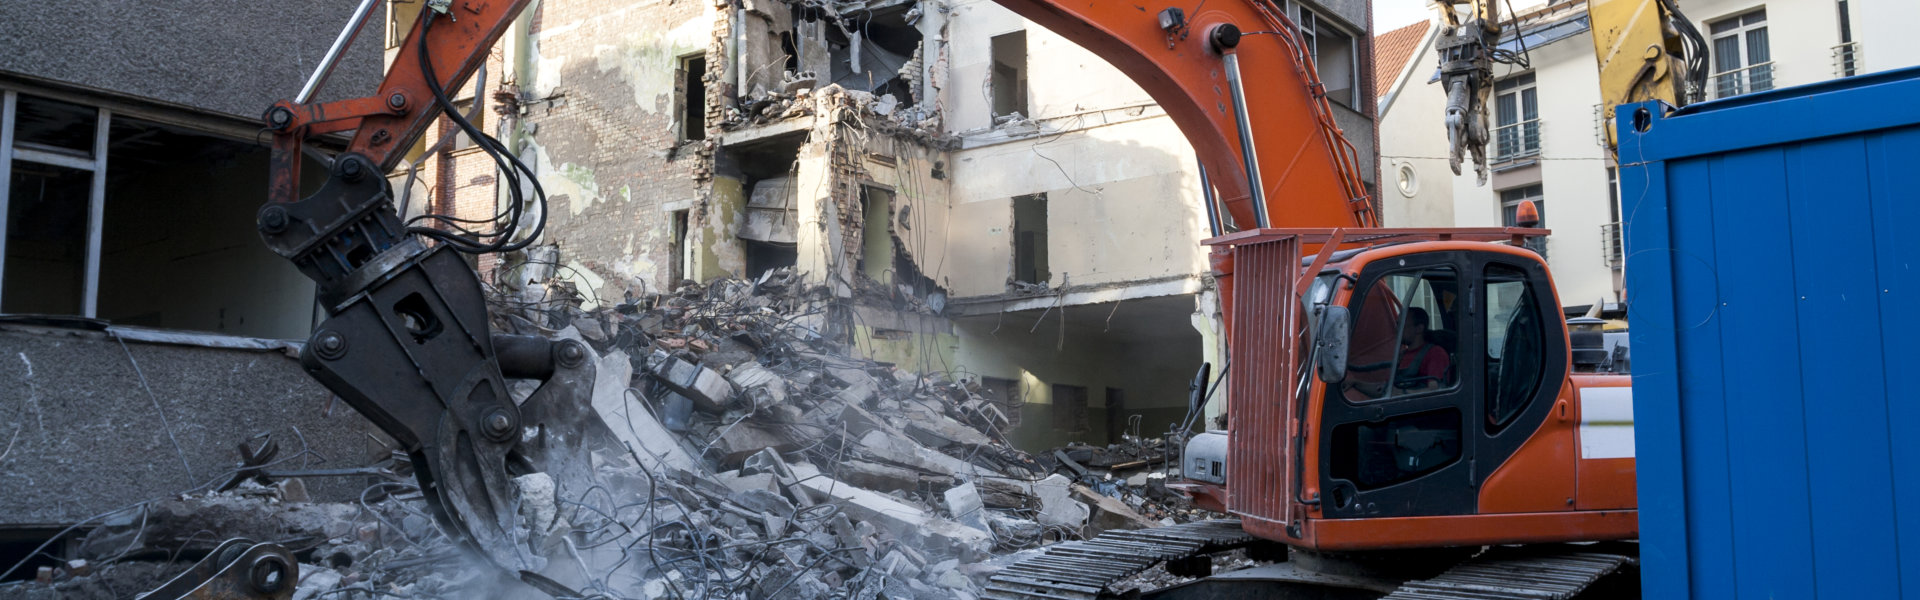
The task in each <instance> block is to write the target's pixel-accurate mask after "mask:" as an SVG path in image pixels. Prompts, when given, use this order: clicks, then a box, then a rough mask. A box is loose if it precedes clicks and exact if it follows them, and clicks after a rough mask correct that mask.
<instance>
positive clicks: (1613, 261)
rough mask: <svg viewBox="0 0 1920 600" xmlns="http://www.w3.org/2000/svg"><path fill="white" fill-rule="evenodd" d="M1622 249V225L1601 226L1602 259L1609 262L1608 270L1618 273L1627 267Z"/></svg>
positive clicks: (1609, 224)
mask: <svg viewBox="0 0 1920 600" xmlns="http://www.w3.org/2000/svg"><path fill="white" fill-rule="evenodd" d="M1620 248H1621V247H1620V224H1619V223H1608V224H1605V225H1601V226H1600V257H1601V258H1602V259H1603V260H1605V261H1606V262H1607V268H1609V269H1613V270H1615V271H1618V270H1620V268H1621V267H1624V266H1626V264H1627V263H1626V257H1625V256H1623V253H1622V252H1621V249H1620Z"/></svg>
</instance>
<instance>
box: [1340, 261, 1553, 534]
mask: <svg viewBox="0 0 1920 600" xmlns="http://www.w3.org/2000/svg"><path fill="white" fill-rule="evenodd" d="M1407 250H1412V249H1411V248H1399V247H1388V248H1382V249H1378V250H1371V251H1368V252H1363V253H1361V254H1359V255H1357V256H1354V257H1353V258H1351V259H1349V260H1348V261H1345V263H1341V264H1335V265H1331V267H1330V270H1329V271H1328V272H1324V273H1323V274H1322V275H1319V276H1318V277H1317V278H1334V279H1346V278H1351V279H1352V280H1355V281H1357V283H1355V284H1354V285H1353V286H1351V288H1350V289H1347V286H1329V287H1330V289H1328V290H1327V291H1328V292H1329V295H1330V296H1334V297H1330V298H1325V299H1322V300H1321V301H1322V302H1334V301H1337V297H1338V296H1345V305H1346V306H1347V313H1348V314H1349V315H1351V318H1352V324H1351V327H1352V333H1351V334H1350V335H1349V338H1348V339H1349V340H1350V342H1349V343H1350V346H1349V350H1348V353H1347V357H1348V364H1347V369H1346V374H1345V377H1342V378H1340V379H1337V380H1334V381H1325V380H1324V379H1322V380H1321V381H1319V383H1318V384H1317V385H1316V386H1315V387H1317V388H1318V394H1317V396H1318V399H1319V403H1320V405H1321V407H1322V413H1321V424H1320V427H1319V429H1320V430H1321V431H1322V432H1324V433H1323V434H1322V436H1321V438H1320V442H1321V443H1320V446H1319V448H1318V449H1317V450H1318V452H1317V453H1318V454H1319V456H1318V459H1319V461H1318V462H1319V463H1320V466H1321V469H1320V481H1319V484H1320V487H1321V489H1322V490H1324V496H1325V500H1324V502H1323V504H1322V508H1323V512H1324V514H1325V516H1327V517H1331V518H1353V517H1412V516H1430V515H1449V514H1477V513H1479V492H1480V488H1481V484H1482V483H1484V482H1485V480H1486V479H1487V477H1488V476H1490V475H1491V474H1492V472H1493V470H1494V469H1493V468H1492V467H1494V466H1497V465H1500V464H1503V463H1505V462H1506V459H1507V458H1508V457H1510V456H1512V455H1513V453H1514V452H1515V451H1516V450H1518V448H1519V446H1520V444H1521V443H1522V442H1524V441H1525V440H1526V439H1527V438H1528V437H1530V436H1531V435H1532V433H1533V432H1534V431H1535V430H1537V429H1538V425H1539V423H1540V422H1541V421H1543V420H1544V419H1545V417H1546V413H1547V410H1546V409H1548V408H1550V407H1551V405H1552V404H1553V400H1554V396H1555V395H1557V394H1558V392H1559V389H1557V388H1558V386H1555V385H1543V383H1545V382H1558V381H1561V380H1563V379H1564V378H1565V370H1564V369H1565V363H1566V350H1565V348H1564V344H1554V345H1550V344H1547V343H1546V339H1547V336H1548V335H1549V334H1550V333H1554V332H1549V331H1548V330H1547V328H1546V327H1545V323H1547V322H1548V320H1549V319H1553V311H1556V310H1557V308H1553V307H1557V306H1558V304H1557V303H1555V302H1553V298H1552V294H1553V288H1552V283H1551V280H1549V279H1548V278H1547V275H1546V270H1545V269H1544V268H1542V267H1541V266H1540V263H1539V261H1538V259H1537V257H1533V258H1531V260H1530V257H1525V256H1517V255H1514V254H1508V253H1504V252H1490V251H1487V250H1485V249H1475V250H1442V251H1428V252H1405V251H1407ZM1346 263H1352V264H1346ZM1543 295H1544V296H1546V297H1547V301H1545V302H1543V301H1541V299H1540V298H1541V296H1543ZM1464 332H1472V333H1471V334H1466V335H1463V333H1464ZM1562 336H1563V337H1564V334H1562ZM1315 395H1316V394H1314V393H1313V392H1311V391H1310V392H1309V397H1310V398H1312V397H1313V396H1315Z"/></svg>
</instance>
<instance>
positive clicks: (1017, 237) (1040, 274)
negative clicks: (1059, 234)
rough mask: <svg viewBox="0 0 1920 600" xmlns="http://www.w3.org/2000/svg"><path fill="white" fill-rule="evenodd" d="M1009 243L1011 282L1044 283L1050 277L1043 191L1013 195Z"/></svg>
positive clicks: (1044, 195) (1045, 205)
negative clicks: (1011, 269) (1011, 263)
mask: <svg viewBox="0 0 1920 600" xmlns="http://www.w3.org/2000/svg"><path fill="white" fill-rule="evenodd" d="M1013 244H1014V245H1013V280H1014V281H1015V282H1019V283H1046V282H1047V281H1048V280H1050V279H1052V278H1053V273H1052V272H1050V271H1048V270H1047V195H1046V194H1034V195H1031V196H1020V197H1018V198H1014V199H1013Z"/></svg>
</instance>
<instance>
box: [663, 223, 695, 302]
mask: <svg viewBox="0 0 1920 600" xmlns="http://www.w3.org/2000/svg"><path fill="white" fill-rule="evenodd" d="M689 214H690V211H686V210H676V211H673V217H672V219H671V222H672V225H671V227H673V260H672V261H669V263H668V264H669V265H670V266H669V267H668V268H667V286H668V287H669V288H674V287H679V286H680V282H682V281H685V280H686V279H687V273H690V272H692V271H693V260H692V259H693V255H692V254H691V253H689V252H687V249H688V248H687V221H688V217H689Z"/></svg>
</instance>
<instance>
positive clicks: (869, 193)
mask: <svg viewBox="0 0 1920 600" xmlns="http://www.w3.org/2000/svg"><path fill="white" fill-rule="evenodd" d="M1286 4H1287V9H1288V11H1289V13H1290V15H1291V16H1293V17H1294V18H1295V20H1296V22H1298V23H1299V24H1300V26H1301V27H1302V29H1303V33H1304V36H1303V37H1305V38H1306V39H1307V40H1308V41H1309V43H1311V44H1313V45H1314V53H1315V55H1316V57H1317V59H1318V61H1319V63H1320V73H1321V77H1322V78H1323V79H1324V81H1325V82H1326V84H1327V88H1328V89H1327V93H1328V96H1329V98H1330V99H1331V100H1332V101H1333V104H1334V106H1335V107H1336V108H1335V118H1336V120H1337V121H1338V122H1339V123H1340V124H1341V126H1342V128H1343V129H1344V130H1345V131H1346V133H1347V136H1348V137H1349V139H1351V140H1352V141H1353V142H1354V143H1355V145H1356V146H1357V147H1358V148H1359V150H1360V156H1361V160H1362V167H1363V172H1364V173H1366V174H1367V176H1366V180H1367V183H1368V185H1369V186H1372V185H1373V181H1374V178H1373V170H1374V164H1373V163H1374V155H1375V152H1374V145H1373V139H1374V137H1375V136H1374V135H1373V134H1374V131H1373V128H1374V124H1373V120H1372V109H1371V107H1372V106H1373V104H1374V103H1373V99H1372V96H1371V90H1372V89H1373V88H1372V86H1371V85H1367V84H1366V82H1364V81H1363V79H1364V78H1365V77H1367V76H1368V73H1367V72H1366V71H1365V70H1363V69H1359V68H1358V67H1359V65H1362V64H1366V62H1365V53H1366V52H1368V51H1369V50H1368V48H1367V45H1366V41H1367V40H1369V39H1370V37H1371V36H1369V35H1366V32H1367V31H1368V26H1367V23H1368V22H1369V12H1368V11H1369V5H1368V3H1366V2H1321V3H1313V4H1302V3H1296V2H1289V3H1286ZM417 10H419V5H417V4H413V3H396V4H393V5H392V7H391V14H392V18H391V19H390V24H389V25H390V32H391V33H390V35H389V39H390V40H398V39H400V38H402V37H404V33H405V31H406V30H405V28H406V27H407V26H408V25H409V24H410V23H411V16H410V15H409V12H410V11H417ZM485 77H486V80H485V81H482V82H479V83H476V84H475V85H473V86H470V87H469V88H468V89H466V90H465V91H463V92H462V94H463V98H467V99H469V100H465V101H464V102H476V103H478V106H473V105H471V104H462V106H471V107H472V108H471V110H472V114H474V115H477V116H479V117H480V120H477V121H476V122H477V123H483V127H485V128H486V129H487V130H489V131H492V132H495V133H496V135H498V136H499V137H500V138H501V139H502V140H503V141H507V143H508V145H509V147H511V148H515V149H517V150H518V151H519V152H520V153H521V155H522V157H523V159H525V160H526V162H528V164H533V165H537V167H536V168H537V170H538V171H539V172H540V173H542V174H543V180H542V182H543V183H544V184H545V186H546V188H547V190H548V192H549V194H550V197H551V199H552V204H551V208H550V211H551V213H552V214H551V224H550V225H549V230H548V231H549V233H548V239H549V240H551V242H552V246H551V247H548V248H545V249H541V250H538V251H535V252H530V253H529V254H528V255H527V256H522V257H517V258H511V259H507V260H506V261H505V262H504V263H502V264H498V265H494V267H495V268H493V269H492V270H491V271H490V276H491V277H492V278H493V280H494V281H496V282H497V283H499V284H500V285H503V286H508V287H516V288H517V287H520V286H524V285H526V284H527V283H528V278H527V277H526V275H527V270H526V269H525V266H526V265H528V264H532V265H534V266H540V263H542V262H546V261H552V262H554V263H555V264H552V265H548V266H550V267H552V269H551V272H552V273H553V276H554V277H556V278H558V279H560V280H563V281H566V282H569V283H570V284H571V285H572V286H573V288H574V289H575V290H577V291H578V293H579V294H580V296H581V299H582V302H583V304H584V306H585V307H586V308H592V307H594V306H598V305H605V304H612V303H618V302H620V301H622V299H623V298H630V297H635V296H638V295H644V294H649V293H660V292H662V291H667V290H671V289H673V287H674V286H675V285H676V283H677V282H680V281H685V280H691V281H706V280H711V279H715V278H721V277H739V278H746V279H752V278H754V277H758V276H759V275H761V274H762V273H765V272H767V271H768V270H770V269H774V268H778V267H783V266H789V265H791V266H795V267H797V269H798V271H799V272H800V273H803V274H804V276H805V277H807V278H808V280H809V281H810V282H813V283H824V284H828V285H830V286H831V288H832V289H833V290H834V292H835V295H836V297H837V298H838V299H839V300H840V302H838V303H837V304H836V305H835V307H834V314H833V317H834V318H833V319H832V323H833V326H834V327H836V328H837V329H836V334H837V335H841V336H844V337H845V338H846V339H848V340H851V341H852V344H851V346H852V347H853V348H854V349H855V352H856V353H857V354H860V355H861V356H862V357H865V358H872V359H876V360H881V361H885V362H890V363H894V364H898V365H900V366H902V367H903V368H908V369H911V370H914V371H916V372H922V373H929V372H943V373H947V374H950V375H955V376H956V378H967V379H974V380H977V381H979V382H980V383H982V384H983V385H985V386H986V387H987V388H988V389H989V390H991V391H992V395H994V396H995V397H997V398H999V399H1000V402H1001V403H1002V407H1003V408H1004V412H1005V413H1007V414H1008V415H1009V416H1010V417H1011V418H1012V419H1013V420H1014V421H1015V422H1016V423H1017V426H1016V427H1015V428H1014V429H1013V433H1012V437H1013V439H1014V440H1015V441H1016V442H1017V443H1018V444H1019V445H1020V446H1022V447H1026V448H1047V447H1051V446H1056V445H1060V444H1063V443H1066V442H1069V441H1086V442H1091V443H1096V444H1101V443H1106V442H1108V441H1110V440H1117V439H1119V438H1120V436H1121V434H1122V433H1123V432H1133V433H1136V434H1146V435H1155V434H1158V433H1161V432H1164V431H1165V430H1166V428H1167V426H1168V425H1169V424H1171V423H1173V422H1175V421H1177V420H1179V419H1180V417H1181V416H1183V415H1184V414H1185V412H1186V408H1185V397H1186V391H1185V388H1186V382H1187V381H1188V380H1189V379H1191V377H1192V374H1193V372H1194V371H1195V369H1197V368H1198V367H1199V366H1200V364H1201V363H1202V362H1203V361H1208V362H1213V363H1215V364H1216V365H1218V364H1221V362H1222V361H1221V358H1220V355H1221V349H1222V348H1223V342H1222V340H1221V336H1220V331H1221V330H1220V324H1219V319H1218V315H1217V309H1216V308H1215V307H1216V306H1217V303H1216V302H1215V301H1214V299H1213V297H1212V292H1211V282H1210V280H1209V279H1208V277H1207V275H1206V272H1207V266H1206V259H1205V254H1204V251H1203V250H1202V249H1201V248H1200V247H1199V246H1198V245H1197V244H1196V242H1197V240H1199V239H1201V238H1204V237H1206V219H1205V215H1204V212H1203V211H1202V208H1201V206H1202V205H1201V200H1200V182H1199V177H1198V174H1197V169H1196V167H1195V165H1196V161H1195V159H1194V157H1193V153H1192V150H1191V149H1190V148H1189V147H1188V146H1187V145H1186V144H1185V143H1184V140H1183V138H1182V136H1181V134H1180V132H1179V131H1178V129H1177V128H1176V127H1175V126H1174V125H1173V123H1172V121H1171V120H1170V119H1169V118H1167V117H1166V116H1165V114H1164V113H1163V112H1162V111H1161V110H1160V109H1159V107H1158V106H1157V105H1156V104H1155V103H1154V102H1153V101H1152V99H1151V98H1149V97H1148V96H1147V95H1146V94H1145V93H1144V92H1143V91H1141V90H1140V89H1139V88H1138V87H1137V86H1134V85H1133V84H1131V82H1129V81H1128V80H1127V79H1126V77H1125V76H1123V75H1122V74H1121V73H1120V72H1119V71H1118V70H1116V69H1114V68H1112V67H1111V66H1109V65H1107V64H1106V63H1105V62H1104V61H1103V60H1101V59H1100V58H1098V57H1097V56H1094V55H1093V54H1091V53H1089V52H1087V51H1085V50H1084V49H1081V48H1080V47H1078V46H1076V45H1075V44H1073V43H1072V42H1069V41H1067V40H1065V39H1064V38H1061V37H1059V36H1058V35H1055V34H1053V33H1052V32H1049V31H1047V30H1045V29H1043V28H1040V27H1038V26H1035V25H1033V24H1032V23H1030V22H1028V21H1026V20H1024V19H1021V18H1019V17H1018V16H1016V15H1014V14H1013V13H1011V12H1009V11H1007V10H1006V9H1004V8H1001V7H999V6H997V5H995V4H993V3H992V2H989V1H985V0H976V1H964V2H955V1H948V2H936V1H910V0H870V1H866V2H842V1H794V2H783V1H781V0H742V1H738V2H725V1H723V2H717V3H716V2H711V1H708V2H699V1H688V0H680V1H670V2H663V1H620V2H593V3H588V2H565V1H548V2H540V3H537V4H536V5H534V7H533V8H531V9H529V11H528V12H527V14H526V15H525V16H523V17H522V19H521V21H520V22H519V23H518V25H517V27H516V29H515V30H514V32H512V33H511V34H509V36H508V38H507V39H506V40H504V41H502V42H501V43H500V45H499V47H498V48H496V51H495V52H494V56H493V59H492V60H490V61H489V63H488V67H487V70H486V71H485ZM444 131H446V132H447V133H448V134H449V135H453V134H452V131H453V130H452V128H451V127H450V126H448V127H447V128H446V129H445V130H444ZM454 137H455V138H457V136H454ZM450 143H452V144H453V147H454V148H459V147H460V142H459V140H457V139H454V140H453V141H452V142H450ZM437 144H438V141H437V140H435V139H429V140H427V141H426V142H424V143H423V144H422V146H421V149H420V156H421V157H422V158H421V159H420V163H421V165H422V166H423V169H422V170H421V171H420V173H418V174H414V175H413V177H412V179H413V183H412V189H413V193H414V194H416V195H418V196H420V197H426V198H428V200H427V202H431V203H432V206H433V207H434V208H435V209H436V210H441V211H449V212H451V211H459V213H460V214H463V215H468V216H485V215H490V214H492V213H493V212H494V210H495V208H496V207H497V206H498V202H499V200H498V199H499V198H501V197H502V196H501V190H500V188H499V186H498V185H496V182H495V181H494V177H495V174H494V173H493V172H492V169H491V166H490V165H488V164H486V163H485V162H484V161H483V160H472V161H463V160H462V159H463V157H464V156H469V155H463V154H462V153H461V152H460V151H459V150H454V151H452V152H450V153H443V154H439V155H433V154H430V153H427V152H425V151H426V150H429V149H431V147H432V146H434V145H437ZM404 179H406V178H405V177H402V176H398V175H397V176H396V177H395V180H396V182H398V183H402V184H403V185H404V181H403V180H404ZM536 272H539V273H546V272H548V270H545V269H537V270H536Z"/></svg>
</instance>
